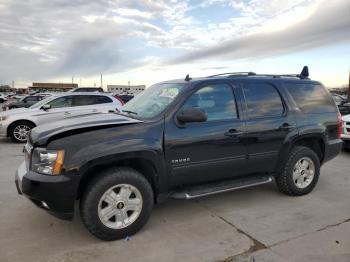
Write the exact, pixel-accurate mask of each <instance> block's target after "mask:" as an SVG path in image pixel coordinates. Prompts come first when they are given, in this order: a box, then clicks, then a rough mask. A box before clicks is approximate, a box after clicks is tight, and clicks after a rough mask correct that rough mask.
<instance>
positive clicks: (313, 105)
mask: <svg viewBox="0 0 350 262" xmlns="http://www.w3.org/2000/svg"><path fill="white" fill-rule="evenodd" d="M286 87H287V90H288V92H289V93H290V94H291V95H292V97H293V99H294V101H295V102H296V103H297V105H298V107H299V108H300V110H301V111H303V112H304V113H322V112H334V111H335V104H334V101H333V100H332V98H331V96H330V95H329V94H328V92H327V91H326V90H325V88H324V87H323V86H321V85H318V84H313V83H310V84H302V83H301V84H294V83H293V84H289V83H287V84H286Z"/></svg>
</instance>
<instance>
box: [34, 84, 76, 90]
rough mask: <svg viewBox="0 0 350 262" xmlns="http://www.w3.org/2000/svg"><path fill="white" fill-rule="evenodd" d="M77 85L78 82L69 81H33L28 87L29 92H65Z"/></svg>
mask: <svg viewBox="0 0 350 262" xmlns="http://www.w3.org/2000/svg"><path fill="white" fill-rule="evenodd" d="M77 87H78V84H71V83H33V84H32V86H28V89H29V91H30V92H35V91H39V92H66V91H69V90H71V89H73V88H77Z"/></svg>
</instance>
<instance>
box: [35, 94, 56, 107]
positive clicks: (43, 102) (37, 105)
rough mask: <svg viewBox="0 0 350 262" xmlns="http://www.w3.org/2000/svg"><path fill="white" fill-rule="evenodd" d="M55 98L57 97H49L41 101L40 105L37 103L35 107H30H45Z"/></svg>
mask: <svg viewBox="0 0 350 262" xmlns="http://www.w3.org/2000/svg"><path fill="white" fill-rule="evenodd" d="M53 98H55V97H54V96H50V97H47V98H45V99H43V100H41V101H39V102H38V103H35V104H34V105H32V106H30V107H29V108H39V107H41V106H43V105H45V104H46V103H47V102H49V101H51V100H52V99H53Z"/></svg>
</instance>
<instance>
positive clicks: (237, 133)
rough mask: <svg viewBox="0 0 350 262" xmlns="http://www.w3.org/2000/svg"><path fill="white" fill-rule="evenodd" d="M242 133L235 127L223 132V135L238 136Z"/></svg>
mask: <svg viewBox="0 0 350 262" xmlns="http://www.w3.org/2000/svg"><path fill="white" fill-rule="evenodd" d="M240 135H243V132H242V131H239V130H237V129H230V130H229V131H227V132H226V133H225V136H230V137H235V136H240Z"/></svg>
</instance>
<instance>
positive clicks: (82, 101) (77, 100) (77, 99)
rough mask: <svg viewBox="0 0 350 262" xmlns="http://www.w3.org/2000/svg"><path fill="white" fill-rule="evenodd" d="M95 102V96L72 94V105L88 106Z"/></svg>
mask: <svg viewBox="0 0 350 262" xmlns="http://www.w3.org/2000/svg"><path fill="white" fill-rule="evenodd" d="M94 104H96V99H95V96H74V97H73V106H89V105H94Z"/></svg>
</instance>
